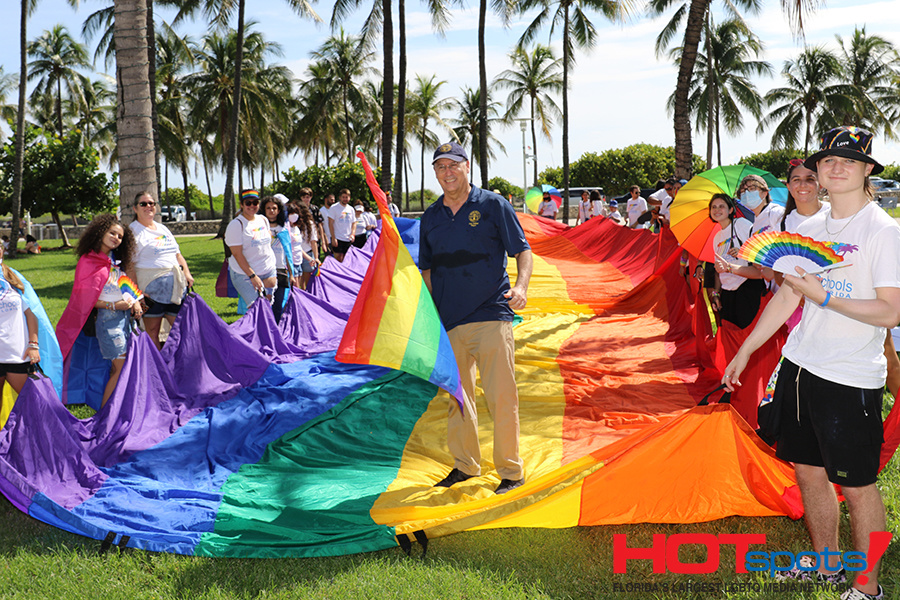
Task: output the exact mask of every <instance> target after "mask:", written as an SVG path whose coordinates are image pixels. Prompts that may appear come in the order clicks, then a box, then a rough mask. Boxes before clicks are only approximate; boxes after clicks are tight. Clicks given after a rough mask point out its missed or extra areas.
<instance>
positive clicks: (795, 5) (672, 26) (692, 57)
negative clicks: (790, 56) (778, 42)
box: [648, 0, 818, 179]
mask: <svg viewBox="0 0 900 600" xmlns="http://www.w3.org/2000/svg"><path fill="white" fill-rule="evenodd" d="M679 3H680V4H679ZM676 4H677V8H676V10H675V13H674V15H673V17H672V19H671V20H670V21H669V23H668V24H667V25H666V27H665V28H664V29H663V32H662V33H660V36H659V37H658V38H657V42H656V51H657V54H662V53H663V51H664V49H665V48H666V47H668V44H669V41H671V39H672V38H673V36H674V35H675V34H676V33H677V32H678V31H679V30H680V28H681V24H682V23H685V27H684V41H683V42H682V44H681V48H682V56H681V61H680V62H679V65H678V81H677V83H676V87H675V102H674V110H673V112H674V129H675V176H676V177H679V178H683V179H688V178H690V176H691V175H692V174H693V173H692V167H691V164H692V160H693V158H692V157H693V149H692V144H691V122H690V108H689V98H688V97H689V95H690V86H691V80H692V78H693V73H694V65H695V64H696V62H697V51H698V48H699V46H700V39H701V36H702V31H703V27H704V24H705V23H706V13H707V11H708V9H709V5H710V0H689V2H688V0H684V1H682V0H650V2H649V3H648V12H649V13H650V14H651V15H661V14H663V13H664V12H666V11H667V10H668V9H669V8H670V7H671V6H673V5H676ZM737 4H738V5H740V6H742V7H745V8H750V9H751V10H754V9H753V7H756V9H755V10H758V7H759V4H760V2H759V0H737ZM817 4H818V2H816V0H781V6H782V9H783V10H784V12H785V16H786V17H787V20H788V22H789V23H790V25H791V28H792V29H793V30H794V32H795V33H797V34H801V33H802V32H803V18H804V14H805V12H806V11H807V10H809V9H810V8H812V7H814V6H816V5H817ZM725 5H726V7H727V8H728V9H729V10H731V11H732V12H733V16H734V17H735V18H739V17H740V15H739V14H737V11H736V8H735V4H734V3H732V2H731V1H730V0H727V1H726V2H725Z"/></svg>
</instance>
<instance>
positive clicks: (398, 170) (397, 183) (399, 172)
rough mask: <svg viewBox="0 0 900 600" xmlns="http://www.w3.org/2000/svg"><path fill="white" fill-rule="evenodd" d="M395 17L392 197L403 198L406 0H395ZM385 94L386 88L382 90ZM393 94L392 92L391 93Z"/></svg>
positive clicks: (398, 199)
mask: <svg viewBox="0 0 900 600" xmlns="http://www.w3.org/2000/svg"><path fill="white" fill-rule="evenodd" d="M397 19H398V20H399V22H398V30H399V36H400V42H399V43H400V59H399V65H398V67H399V70H400V71H399V73H398V74H397V144H396V147H397V159H396V161H395V165H394V197H395V198H397V202H398V203H402V198H403V147H404V146H405V145H406V143H405V141H404V136H405V135H406V0H397ZM384 93H385V94H387V90H385V92H384ZM391 95H392V96H393V92H392V93H391Z"/></svg>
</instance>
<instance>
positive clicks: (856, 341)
mask: <svg viewBox="0 0 900 600" xmlns="http://www.w3.org/2000/svg"><path fill="white" fill-rule="evenodd" d="M872 137H873V136H872V134H871V133H869V132H868V131H865V130H863V129H859V128H857V127H838V128H835V129H832V130H831V131H828V132H827V133H826V134H825V135H824V136H823V137H822V142H821V146H820V149H819V151H818V152H816V153H815V154H813V155H812V156H810V157H809V158H807V159H806V161H805V163H804V164H805V166H806V168H808V169H810V170H813V171H816V172H817V173H818V177H819V184H820V185H822V186H823V187H824V188H826V189H827V190H828V195H829V199H830V201H831V206H830V210H828V211H826V212H824V213H820V214H817V215H815V216H813V217H810V218H809V219H808V220H807V221H806V222H805V223H803V224H801V225H800V226H799V227H798V231H797V233H799V234H801V235H805V236H807V237H811V238H813V239H814V240H817V241H820V242H822V243H824V244H826V245H827V246H829V247H830V248H831V249H833V250H834V251H835V252H837V253H838V254H840V255H842V256H843V257H844V260H845V261H847V262H849V263H850V264H849V266H846V267H842V268H838V269H832V270H830V271H826V272H824V273H821V274H819V275H810V274H808V273H806V272H805V271H804V270H803V269H801V268H797V269H795V271H796V273H795V274H785V278H784V282H785V285H783V286H782V287H781V289H779V290H778V293H777V294H776V295H775V298H774V299H773V300H772V301H771V302H770V303H769V305H768V307H767V308H766V310H765V311H764V312H763V314H762V316H761V317H760V319H759V322H758V324H757V325H756V327H755V328H754V330H753V332H752V333H751V334H750V335H749V336H748V338H747V340H746V341H745V342H744V344H743V345H742V346H741V348H740V350H739V351H738V353H737V355H736V356H735V358H734V360H733V361H732V362H731V364H729V365H728V367H727V368H726V370H725V375H724V377H723V380H722V381H723V383H724V384H725V386H726V388H728V389H734V387H735V386H740V385H741V382H740V378H741V374H742V373H743V372H744V369H745V368H746V366H747V365H748V363H749V362H750V360H751V357H752V355H753V353H754V352H755V351H756V349H757V348H759V347H760V346H761V345H762V344H763V343H764V342H765V341H766V340H767V339H768V338H769V337H770V336H772V335H773V334H774V333H775V332H776V331H777V330H778V329H779V328H780V327H781V326H782V324H783V323H784V322H785V320H786V319H787V318H788V317H789V316H790V315H791V313H793V311H794V309H796V307H797V306H798V305H799V304H800V300H801V299H802V298H805V300H806V302H805V303H804V305H803V316H802V318H801V320H800V323H799V324H798V325H797V327H796V328H794V330H793V331H791V333H790V335H789V337H788V340H787V343H786V344H785V346H784V349H783V354H784V360H783V361H782V364H781V368H780V371H779V373H778V379H777V383H776V386H775V392H774V401H775V402H779V403H780V404H781V406H782V408H783V410H782V411H781V422H780V428H781V431H780V437H779V439H778V446H777V450H776V454H777V456H778V457H779V458H781V459H782V460H785V461H788V462H791V463H793V464H794V472H795V474H796V476H797V483H798V484H799V486H800V494H801V497H802V499H803V505H804V509H805V518H806V523H807V529H808V530H809V532H810V537H811V540H812V546H813V552H815V553H818V554H819V555H820V556H825V555H824V554H822V553H823V552H824V550H825V548H828V549H830V550H831V553H830V554H829V555H828V557H827V558H826V559H823V560H821V561H819V565H818V570H817V572H816V574H815V575H816V577H817V578H818V579H819V580H824V581H830V582H836V583H839V582H840V580H841V579H842V578H843V577H846V578H847V580H850V575H849V573H847V574H844V573H842V572H841V570H840V565H839V564H838V562H837V559H838V557H840V556H841V554H840V542H839V539H838V530H839V525H840V518H839V517H840V509H839V505H838V500H837V495H836V494H835V489H834V486H835V485H840V486H841V492H842V493H843V495H844V498H845V499H846V500H847V509H848V512H849V513H850V527H851V530H852V531H851V533H852V535H851V539H852V540H853V542H852V543H853V546H854V550H856V551H857V552H861V553H862V554H863V555H866V554H867V553H868V550H869V540H870V534H871V533H873V532H877V531H886V530H887V524H886V519H885V512H884V504H883V502H882V500H881V495H880V493H879V491H878V488H877V487H876V480H877V476H878V467H879V461H880V454H881V445H882V443H883V440H884V438H883V426H882V423H881V403H882V394H883V391H884V384H885V375H886V372H887V367H886V359H885V356H884V353H883V348H884V346H883V344H884V339H885V334H886V331H887V330H888V329H889V328H891V327H894V326H896V324H897V323H898V322H900V261H898V260H897V257H898V256H900V225H898V224H897V222H896V221H895V220H894V219H893V218H891V217H890V216H889V215H888V214H887V213H885V212H884V211H883V210H882V209H881V208H880V207H878V205H876V204H875V203H874V202H872V188H871V183H870V182H869V179H868V177H869V176H870V175H873V174H877V173H880V172H881V171H882V170H883V167H882V166H881V165H880V164H879V163H878V162H877V161H876V160H875V159H873V158H872V156H871V148H872ZM801 566H803V565H801ZM808 566H809V567H811V568H815V566H814V564H813V563H810V565H808ZM867 567H868V570H867V571H866V572H865V578H863V577H861V575H862V574H861V573H857V574H856V577H855V579H854V580H853V581H852V587H851V588H849V589H847V590H846V591H845V592H844V593H843V594H842V595H841V598H842V599H844V600H869V599H876V600H877V599H880V598H883V597H884V592H883V590H882V588H881V586H880V585H878V564H877V563H876V564H871V563H870V564H868V565H867ZM808 570H809V569H808ZM786 576H788V577H798V578H799V577H801V576H802V574H801V573H800V572H799V570H797V572H796V573H794V572H788V573H787V574H786Z"/></svg>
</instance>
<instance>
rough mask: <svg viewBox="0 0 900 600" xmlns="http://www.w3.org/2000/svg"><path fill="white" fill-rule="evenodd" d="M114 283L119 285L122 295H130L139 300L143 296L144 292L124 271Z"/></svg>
mask: <svg viewBox="0 0 900 600" xmlns="http://www.w3.org/2000/svg"><path fill="white" fill-rule="evenodd" d="M116 284H117V285H118V286H119V289H120V290H122V295H124V296H131V297H132V298H133V299H135V300H140V299H141V298H143V297H144V292H142V291H141V290H140V289H138V286H137V284H136V283H135V282H134V281H132V280H131V277H129V276H128V275H126V274H125V273H122V274H121V275H119V279H118V281H117V282H116Z"/></svg>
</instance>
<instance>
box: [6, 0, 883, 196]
mask: <svg viewBox="0 0 900 600" xmlns="http://www.w3.org/2000/svg"><path fill="white" fill-rule="evenodd" d="M247 4H248V8H247V17H248V19H249V18H252V19H254V20H256V21H257V22H258V25H257V26H256V28H257V30H259V31H262V32H263V33H264V35H265V36H266V38H267V39H269V40H271V41H276V42H278V43H280V44H281V45H282V47H283V50H284V56H283V57H282V58H280V59H277V62H279V63H281V64H283V65H285V66H287V67H288V68H290V69H291V71H292V72H293V73H294V76H295V77H296V78H299V79H303V78H304V77H305V71H306V67H307V65H308V64H309V62H310V59H309V56H310V52H312V51H314V50H315V49H316V48H318V47H319V46H320V45H321V44H322V43H323V41H324V40H325V39H326V38H327V37H328V36H329V35H330V33H331V29H330V28H329V26H328V22H329V20H330V16H331V7H332V2H319V3H317V4H314V5H313V6H314V8H315V9H316V11H317V12H318V13H319V15H320V16H321V17H322V18H323V19H324V21H325V23H321V24H315V23H313V22H312V21H310V20H308V19H302V18H301V17H299V16H297V15H296V14H295V13H293V12H292V11H291V10H290V9H289V8H287V3H286V2H283V1H282V0H252V1H248V2H247ZM362 4H363V6H366V3H362ZM636 4H637V5H638V8H637V9H635V11H634V13H633V15H632V16H631V17H630V18H628V19H626V20H625V21H624V22H620V23H610V22H608V21H606V20H604V19H603V17H601V16H599V15H595V16H594V17H592V20H593V22H594V24H595V26H596V27H597V29H598V33H599V39H598V42H597V44H596V46H595V47H594V48H593V49H592V50H590V51H585V50H580V49H579V50H576V56H575V58H576V61H577V62H576V66H575V68H574V70H573V71H571V72H570V91H569V113H570V117H569V137H570V141H569V156H570V161H574V160H576V159H577V158H578V157H580V156H581V155H582V154H583V153H585V152H597V153H599V152H602V151H604V150H608V149H613V148H623V147H625V146H629V145H631V144H635V143H647V144H655V145H659V146H671V145H674V131H673V127H672V117H671V115H670V114H668V113H667V111H666V101H667V99H668V97H669V95H670V94H671V93H672V91H673V90H674V87H675V81H676V77H677V70H676V67H675V66H674V65H673V64H672V62H671V61H670V60H669V59H668V58H658V57H657V56H656V55H655V53H654V43H655V39H656V36H657V34H658V32H659V31H660V30H661V29H662V27H663V25H664V24H665V22H666V21H667V20H668V18H669V15H666V16H664V17H659V18H656V19H651V18H649V17H647V16H646V14H645V13H644V12H643V10H642V9H641V8H640V7H642V6H643V2H640V1H639V0H638V2H636ZM106 5H108V2H107V1H106V0H82V2H81V3H80V6H79V8H78V9H77V10H74V9H72V8H71V7H69V5H68V4H67V2H65V1H64V0H41V1H40V3H39V5H38V9H37V11H36V12H35V14H34V15H33V16H32V17H31V19H30V20H29V24H28V28H29V29H28V31H29V35H28V37H29V39H34V38H36V37H37V36H39V35H40V33H41V32H42V31H44V30H47V29H50V28H51V27H53V26H54V25H56V24H63V25H65V26H66V27H67V28H68V29H69V31H70V33H72V34H73V35H75V36H77V37H78V38H79V39H81V38H80V32H81V24H82V23H83V21H84V19H85V18H86V16H87V15H88V14H90V13H91V12H93V11H94V10H97V9H98V8H101V7H103V6H106ZM467 5H468V8H462V9H460V8H456V9H454V10H453V13H452V21H451V24H450V27H449V28H448V30H447V32H446V35H445V36H444V37H440V36H438V35H436V34H434V33H433V31H432V28H431V17H430V15H429V14H428V13H427V12H426V10H425V3H414V2H410V3H407V11H408V12H407V30H408V32H407V36H408V41H407V48H408V54H409V59H408V67H407V69H408V71H407V73H408V75H407V77H408V80H409V81H414V78H415V76H416V75H417V74H418V75H423V76H425V77H430V76H432V75H435V76H436V78H437V80H438V81H444V82H445V83H444V84H443V86H442V87H441V92H442V95H443V96H445V97H453V96H455V97H461V95H462V93H461V89H462V88H464V87H467V86H468V87H476V86H477V85H478V46H477V31H478V11H477V4H476V3H475V2H473V1H470V2H468V3H467ZM18 7H19V2H13V1H12V0H4V1H3V2H2V6H0V39H3V40H5V41H4V43H3V44H0V65H2V66H3V67H4V70H5V72H7V73H9V72H16V71H18V64H19V55H18V39H19V33H18V25H19V9H18ZM898 9H900V0H890V1H867V0H860V1H854V0H828V1H827V4H826V5H825V6H821V7H819V8H818V9H817V10H816V11H815V12H814V13H812V14H810V15H808V16H807V19H806V21H805V43H806V44H807V45H810V46H815V45H825V46H826V47H828V48H830V49H832V50H836V49H837V48H838V46H837V42H836V38H835V36H841V37H843V38H844V39H848V38H849V37H850V35H852V33H853V30H854V28H855V27H857V26H858V27H863V26H864V27H865V28H866V31H867V32H868V33H869V34H875V35H880V36H882V37H884V38H886V39H888V40H890V41H891V42H893V43H894V44H895V45H897V46H898V47H900V10H898ZM713 11H714V12H713V15H714V17H716V16H717V17H719V18H718V20H724V18H725V17H724V15H723V13H722V3H721V1H719V0H716V1H714V2H713ZM156 12H157V15H158V16H161V17H162V18H164V19H166V20H168V21H170V20H171V16H172V13H171V12H169V13H166V12H164V11H162V10H161V9H158V8H157V9H156ZM363 17H364V15H363V14H362V11H360V12H359V13H357V14H355V15H353V16H352V17H351V18H350V19H348V21H347V22H346V23H345V25H344V28H345V30H346V31H348V32H351V33H356V32H358V31H359V28H360V25H361V23H362V18H363ZM531 18H533V17H531ZM531 18H529V16H525V17H521V18H518V19H517V20H516V21H514V22H512V23H511V24H510V25H509V27H506V28H505V27H503V25H502V23H501V22H500V20H499V19H497V18H496V17H491V18H490V19H489V22H488V28H487V36H486V44H487V48H486V52H487V72H488V79H489V80H490V79H493V78H494V77H496V76H497V75H498V74H499V73H500V72H501V71H503V70H504V69H507V68H509V67H510V63H509V58H508V54H509V52H510V51H511V49H512V47H513V46H514V44H515V43H516V41H517V40H518V38H519V36H521V34H522V32H523V31H524V29H525V27H526V26H527V25H528V23H530V21H531ZM747 21H748V23H749V24H750V27H751V28H752V30H753V31H754V32H755V33H756V34H757V35H758V36H759V37H760V38H761V40H762V41H763V43H764V45H765V51H764V53H763V54H762V56H761V57H760V58H761V59H762V60H766V61H768V62H769V63H771V65H772V67H773V71H774V76H773V77H772V78H764V79H759V80H757V81H756V84H757V87H758V89H759V90H760V92H761V93H763V94H764V93H765V92H767V91H768V90H769V89H772V88H774V87H777V86H780V85H782V81H783V80H782V78H781V75H780V72H781V69H782V67H783V65H784V61H785V60H786V59H789V58H793V57H796V55H797V54H798V53H799V52H800V51H801V49H802V47H803V43H804V40H800V39H797V38H796V37H795V36H794V35H792V33H791V31H790V28H789V27H788V24H787V20H786V18H785V16H784V13H783V12H782V9H781V3H780V2H776V1H774V0H769V1H768V2H764V8H763V11H762V12H761V13H760V14H759V15H757V16H749V17H748V18H747ZM395 24H396V18H395ZM177 29H178V31H179V32H181V33H187V34H190V35H193V36H195V37H199V36H201V35H203V34H204V33H205V32H206V31H207V26H206V23H204V22H202V21H196V22H193V23H186V24H184V25H182V26H180V27H178V28H177ZM549 35H550V34H549V30H547V29H545V30H544V31H542V32H541V33H540V34H539V35H538V37H537V38H536V41H538V42H541V43H545V44H546V43H548V42H549V43H550V45H551V46H552V47H553V49H554V51H555V52H556V54H557V56H561V55H562V54H561V45H560V43H559V42H558V40H556V39H553V40H551V39H550V36H549ZM89 49H90V52H91V53H93V49H94V46H93V44H91V45H89ZM379 54H380V53H379ZM396 56H397V52H396V50H395V64H396ZM378 60H379V61H380V60H381V59H380V57H379V59H378ZM96 68H97V70H101V71H102V70H103V68H104V67H103V65H102V64H98V65H96ZM410 87H412V86H411V85H410ZM495 99H496V100H500V101H501V102H502V103H503V104H504V105H505V99H506V92H505V91H502V90H498V94H497V95H496V96H495ZM13 101H14V99H13ZM558 104H559V105H560V106H561V105H562V99H561V98H559V99H558ZM445 116H448V117H449V116H452V115H451V114H449V113H448V114H446V115H445ZM522 116H527V115H525V114H524V113H523V114H522ZM771 134H772V132H771V130H768V131H765V132H763V133H762V134H759V135H757V133H756V121H755V119H754V118H753V117H752V116H749V115H746V116H745V127H744V131H743V132H742V133H740V134H738V135H734V136H727V135H725V134H724V133H723V144H722V157H723V162H724V163H725V164H730V163H735V162H737V161H738V159H739V158H740V157H741V156H746V155H749V154H752V153H755V152H763V151H765V150H767V149H768V148H769V145H770V140H771ZM494 135H495V136H496V137H497V138H498V139H499V140H500V142H501V143H502V144H503V145H504V147H505V151H506V152H505V154H504V152H503V151H502V150H499V149H498V150H497V154H498V157H497V159H496V161H495V162H494V163H493V165H492V168H491V175H492V176H494V175H499V176H501V177H504V178H506V179H507V180H509V181H510V182H512V183H513V184H515V185H519V186H521V185H523V183H524V174H523V154H524V153H523V140H522V132H521V129H520V126H519V125H518V124H515V125H513V126H511V127H509V128H507V129H503V130H499V131H496V132H494ZM441 137H442V138H446V139H449V134H446V133H445V134H444V135H442V136H441ZM527 145H528V146H529V147H530V145H531V137H530V132H529V134H528V139H527ZM693 145H694V153H695V154H699V155H701V156H704V155H705V152H706V134H705V132H700V133H696V132H695V133H694V141H693ZM412 147H413V150H412V152H413V156H412V163H413V171H412V172H411V173H410V174H409V177H410V189H411V190H415V189H418V187H419V185H420V171H419V169H418V164H419V159H420V156H419V152H420V149H419V146H418V145H417V144H415V143H413V144H412ZM432 150H433V149H431V148H428V149H426V156H425V160H426V163H425V164H426V167H425V187H426V188H429V189H433V190H437V189H438V186H437V182H436V181H435V180H434V177H433V175H432V172H431V169H430V168H428V162H429V161H430V154H431V152H432ZM528 154H532V151H531V150H530V149H529V150H528ZM873 156H874V157H875V158H876V159H877V160H879V161H880V162H882V164H888V163H900V142H887V141H885V140H884V139H882V138H876V140H875V144H874V147H873ZM372 159H374V157H372ZM537 161H538V170H539V171H541V170H543V169H545V168H546V167H551V166H552V167H560V166H561V165H562V124H561V123H557V124H556V125H555V126H554V128H553V129H552V131H551V139H550V140H547V139H546V138H543V137H542V136H539V138H538V142H537ZM309 162H310V163H311V160H310V161H309ZM291 165H295V166H297V168H298V169H300V170H302V169H304V168H305V166H306V165H307V161H306V160H305V157H303V156H302V155H301V156H297V157H289V158H287V159H283V160H282V161H281V164H280V166H281V168H282V169H283V170H285V169H287V168H288V167H289V166H291ZM473 169H475V180H476V181H479V178H480V176H479V173H478V171H477V167H475V166H474V164H473ZM532 169H533V167H532V166H531V162H530V161H529V163H528V173H532ZM170 177H175V181H176V182H179V183H173V184H172V185H176V186H180V176H179V175H178V174H177V173H175V172H174V171H172V172H171V174H170ZM201 177H202V172H200V173H199V174H195V175H193V179H194V181H195V183H197V184H198V186H199V187H200V188H201V189H204V188H205V186H204V185H202V184H201V183H200V182H199V181H198V178H201ZM170 181H171V179H170ZM591 184H592V185H597V186H602V185H603V182H591ZM213 186H214V193H217V190H218V193H220V192H221V189H222V188H224V176H223V175H222V174H217V175H215V177H214V179H213Z"/></svg>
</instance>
